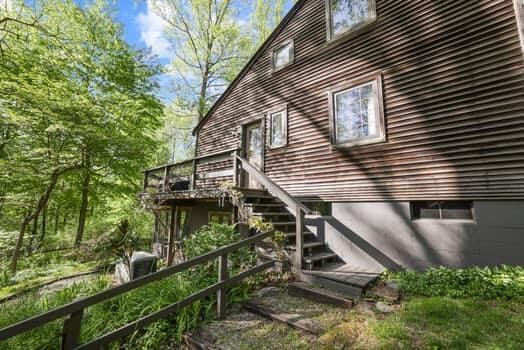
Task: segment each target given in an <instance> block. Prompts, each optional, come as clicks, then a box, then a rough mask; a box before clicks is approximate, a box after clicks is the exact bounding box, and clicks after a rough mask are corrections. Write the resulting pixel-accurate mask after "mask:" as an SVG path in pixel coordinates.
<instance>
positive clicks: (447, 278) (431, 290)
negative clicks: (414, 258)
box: [387, 265, 524, 300]
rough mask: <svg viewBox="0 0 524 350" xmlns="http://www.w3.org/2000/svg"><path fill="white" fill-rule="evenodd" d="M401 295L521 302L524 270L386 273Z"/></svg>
mask: <svg viewBox="0 0 524 350" xmlns="http://www.w3.org/2000/svg"><path fill="white" fill-rule="evenodd" d="M387 278H388V279H394V280H396V281H398V282H399V284H400V288H401V290H402V291H403V292H406V293H409V294H412V295H421V296H448V297H454V298H470V297H479V298H504V299H518V300H524V268H523V267H519V266H515V267H512V266H505V265H502V266H499V267H492V268H488V267H484V268H480V267H472V268H467V269H450V268H447V267H437V268H430V269H428V270H426V271H424V272H415V271H400V272H389V273H388V275H387Z"/></svg>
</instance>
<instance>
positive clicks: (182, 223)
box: [177, 207, 191, 239]
mask: <svg viewBox="0 0 524 350" xmlns="http://www.w3.org/2000/svg"><path fill="white" fill-rule="evenodd" d="M177 227H178V234H177V237H178V238H179V239H181V238H184V237H186V236H188V235H189V230H190V228H191V208H190V207H178V217H177Z"/></svg>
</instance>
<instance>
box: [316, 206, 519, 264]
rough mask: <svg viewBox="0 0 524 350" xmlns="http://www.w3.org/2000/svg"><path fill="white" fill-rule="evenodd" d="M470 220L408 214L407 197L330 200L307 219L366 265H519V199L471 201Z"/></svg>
mask: <svg viewBox="0 0 524 350" xmlns="http://www.w3.org/2000/svg"><path fill="white" fill-rule="evenodd" d="M473 207H474V216H475V220H474V221H466V220H464V221H459V220H438V219H421V220H412V219H411V216H410V209H409V202H372V203H360V202H359V203H356V202H355V203H353V202H352V203H333V204H332V215H331V216H325V217H324V216H323V217H319V218H315V219H309V220H308V221H307V224H308V227H309V228H310V229H311V230H312V231H313V232H316V233H317V235H319V236H320V237H321V238H324V239H325V241H326V243H327V244H328V246H329V247H330V248H331V249H332V250H333V251H334V252H335V253H337V254H338V255H339V256H340V257H341V258H342V259H343V260H344V261H345V262H346V263H348V264H352V265H355V266H361V267H365V268H380V267H387V268H400V267H403V268H411V269H417V270H420V269H424V268H427V267H431V266H439V265H443V266H450V267H466V266H494V265H501V264H506V265H524V201H475V202H474V203H473Z"/></svg>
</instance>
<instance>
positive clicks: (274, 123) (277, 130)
mask: <svg viewBox="0 0 524 350" xmlns="http://www.w3.org/2000/svg"><path fill="white" fill-rule="evenodd" d="M285 145H287V111H286V108H285V107H283V108H281V109H278V110H275V111H273V112H270V113H269V146H270V147H271V148H277V147H282V146H285Z"/></svg>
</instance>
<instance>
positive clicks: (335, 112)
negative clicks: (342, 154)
mask: <svg viewBox="0 0 524 350" xmlns="http://www.w3.org/2000/svg"><path fill="white" fill-rule="evenodd" d="M381 85H382V84H381V78H380V76H378V77H377V78H375V79H374V80H371V81H369V80H368V81H365V82H362V81H360V83H358V82H357V83H356V84H354V85H350V86H349V88H345V89H340V90H337V91H334V92H332V93H331V94H330V103H331V117H332V128H331V130H332V133H331V138H332V142H333V144H334V145H336V146H354V145H361V144H368V143H375V142H382V141H385V139H386V138H385V132H384V113H383V108H382V86H381Z"/></svg>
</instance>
